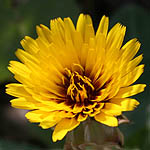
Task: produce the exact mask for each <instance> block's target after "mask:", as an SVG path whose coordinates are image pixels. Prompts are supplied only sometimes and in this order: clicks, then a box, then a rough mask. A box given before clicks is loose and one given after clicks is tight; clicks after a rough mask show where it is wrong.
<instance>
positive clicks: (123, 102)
mask: <svg viewBox="0 0 150 150" xmlns="http://www.w3.org/2000/svg"><path fill="white" fill-rule="evenodd" d="M110 102H111V103H114V104H117V105H119V106H121V109H122V111H132V110H134V109H135V108H136V106H137V105H139V102H138V101H137V100H135V99H131V98H113V99H111V100H110Z"/></svg>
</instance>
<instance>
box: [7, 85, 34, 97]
mask: <svg viewBox="0 0 150 150" xmlns="http://www.w3.org/2000/svg"><path fill="white" fill-rule="evenodd" d="M6 87H7V89H6V93H8V94H10V95H12V96H15V97H30V96H31V95H30V94H29V93H28V92H27V91H26V90H25V89H24V86H23V85H22V84H18V83H11V84H7V85H6Z"/></svg>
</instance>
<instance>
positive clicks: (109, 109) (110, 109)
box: [101, 103, 122, 116]
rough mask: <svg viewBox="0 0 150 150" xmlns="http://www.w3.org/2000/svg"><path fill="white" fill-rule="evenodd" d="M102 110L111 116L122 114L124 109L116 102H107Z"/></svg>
mask: <svg viewBox="0 0 150 150" xmlns="http://www.w3.org/2000/svg"><path fill="white" fill-rule="evenodd" d="M101 111H102V112H104V113H105V114H107V115H110V116H119V115H121V111H122V109H121V107H120V106H118V105H116V104H113V103H106V104H105V106H104V108H103V109H101Z"/></svg>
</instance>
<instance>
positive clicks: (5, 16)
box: [0, 0, 150, 150]
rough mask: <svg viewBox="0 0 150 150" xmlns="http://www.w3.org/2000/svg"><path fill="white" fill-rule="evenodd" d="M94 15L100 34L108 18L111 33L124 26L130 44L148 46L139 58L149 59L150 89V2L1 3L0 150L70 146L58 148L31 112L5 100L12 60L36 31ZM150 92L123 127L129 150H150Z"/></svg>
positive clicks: (30, 0) (57, 0)
mask: <svg viewBox="0 0 150 150" xmlns="http://www.w3.org/2000/svg"><path fill="white" fill-rule="evenodd" d="M81 12H83V13H88V14H90V15H91V16H92V18H93V20H94V26H95V29H96V28H97V25H98V23H99V20H100V18H101V17H102V15H104V14H105V15H107V16H109V17H110V27H112V26H113V25H114V24H115V23H117V22H120V23H122V24H123V25H125V26H127V34H126V37H125V42H126V41H128V40H130V39H131V38H134V37H137V38H138V39H139V40H140V42H141V43H142V47H141V50H140V52H139V53H138V54H140V53H143V54H144V60H143V63H144V64H145V72H144V74H143V75H142V77H141V78H140V79H139V80H138V83H146V84H147V85H149V84H150V80H149V79H150V77H149V76H150V74H149V72H150V71H149V70H150V38H149V36H150V28H149V27H150V2H149V1H147V0H122V1H120V0H115V1H112V0H44V1H42V0H0V150H8V149H11V150H48V149H61V148H62V147H63V144H64V140H63V141H60V142H57V143H52V142H51V133H52V132H51V130H50V129H49V130H42V129H41V128H39V127H38V126H37V125H35V124H31V123H28V121H27V120H26V119H25V117H24V114H25V112H26V111H25V110H19V109H14V108H11V107H10V103H9V100H10V99H11V98H12V97H10V96H8V95H6V94H5V85H6V84H7V83H9V82H12V81H14V80H13V78H12V75H11V74H10V73H9V72H8V70H7V66H8V62H9V60H15V59H16V57H15V55H14V52H15V51H16V49H17V48H19V47H21V46H20V43H19V41H20V40H21V39H23V37H24V36H25V35H28V36H31V37H33V38H36V31H35V26H36V25H39V24H45V25H47V26H49V20H50V19H53V18H56V17H59V16H60V17H62V18H64V17H68V16H69V17H71V18H72V19H73V21H74V22H76V20H77V17H78V15H79V14H80V13H81ZM149 91H150V89H149V87H147V88H146V90H145V91H144V92H143V93H141V94H139V95H137V96H136V98H137V99H138V100H139V101H140V103H141V105H140V106H139V107H138V109H136V110H135V111H133V112H130V113H125V114H126V115H127V116H128V118H129V119H130V120H132V121H131V122H132V123H131V124H129V125H122V126H121V127H120V128H121V131H122V132H123V133H124V135H125V147H126V148H131V149H134V148H137V149H140V150H147V149H148V148H149V147H150V92H149Z"/></svg>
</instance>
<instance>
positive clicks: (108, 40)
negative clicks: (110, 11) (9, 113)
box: [6, 14, 145, 142]
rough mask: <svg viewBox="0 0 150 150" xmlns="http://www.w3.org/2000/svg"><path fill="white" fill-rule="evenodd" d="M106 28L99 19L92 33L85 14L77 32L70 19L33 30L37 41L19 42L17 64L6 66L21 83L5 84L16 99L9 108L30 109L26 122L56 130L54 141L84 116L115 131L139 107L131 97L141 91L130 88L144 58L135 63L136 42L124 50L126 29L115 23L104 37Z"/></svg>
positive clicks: (138, 87) (138, 86)
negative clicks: (122, 118)
mask: <svg viewBox="0 0 150 150" xmlns="http://www.w3.org/2000/svg"><path fill="white" fill-rule="evenodd" d="M108 23H109V21H108V17H105V16H103V17H102V19H101V21H100V24H99V27H98V30H97V32H96V33H95V32H94V29H93V24H92V20H91V18H90V16H88V15H83V14H81V15H80V16H79V18H78V21H77V25H76V27H74V25H73V23H72V21H71V19H70V18H65V19H64V20H62V19H61V18H57V19H54V20H51V21H50V29H49V28H47V27H46V26H44V25H40V26H37V29H36V30H37V34H38V38H37V39H35V40H34V39H32V38H30V37H28V36H26V37H25V38H24V39H23V40H22V41H21V45H22V47H23V49H24V50H22V49H18V50H17V51H16V56H17V57H18V58H19V59H20V61H21V62H18V61H10V66H9V67H8V69H9V70H10V71H11V72H12V73H13V74H14V78H15V79H16V80H18V81H19V82H20V83H12V84H8V85H7V89H6V92H7V93H8V94H10V95H12V96H15V97H16V99H13V100H11V104H12V106H13V107H16V108H21V109H28V110H31V111H29V112H28V113H27V114H26V115H25V116H26V118H27V119H29V121H30V122H34V123H39V125H40V126H41V127H42V128H43V129H47V128H50V127H53V126H55V129H54V132H53V135H52V139H53V141H54V142H55V141H57V140H61V139H62V138H63V137H64V136H65V135H66V134H67V132H69V131H71V130H73V129H74V128H75V127H77V126H78V125H79V124H80V122H82V121H84V120H86V119H87V117H93V118H94V119H95V120H96V121H98V122H100V123H103V124H105V125H108V126H112V127H115V126H118V120H117V118H116V117H117V116H119V115H121V114H122V112H123V111H131V110H133V109H134V108H135V107H136V106H137V105H138V104H139V102H138V101H136V100H135V99H132V98H129V97H130V96H132V95H135V94H137V93H140V92H142V91H143V90H144V87H145V85H144V84H136V85H132V84H133V83H134V82H135V81H136V80H137V79H138V78H139V77H140V76H141V74H142V73H143V67H144V65H139V66H138V64H139V63H140V62H141V60H142V58H143V57H142V55H139V56H138V57H136V58H134V56H135V55H136V53H137V52H138V50H139V48H140V43H139V42H138V41H137V39H132V40H130V41H129V42H127V43H126V44H125V45H124V46H122V42H123V39H124V35H125V31H126V27H124V26H122V25H121V24H119V23H118V24H116V25H115V26H114V27H113V28H112V29H111V30H110V31H109V32H108Z"/></svg>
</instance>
